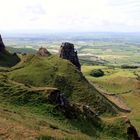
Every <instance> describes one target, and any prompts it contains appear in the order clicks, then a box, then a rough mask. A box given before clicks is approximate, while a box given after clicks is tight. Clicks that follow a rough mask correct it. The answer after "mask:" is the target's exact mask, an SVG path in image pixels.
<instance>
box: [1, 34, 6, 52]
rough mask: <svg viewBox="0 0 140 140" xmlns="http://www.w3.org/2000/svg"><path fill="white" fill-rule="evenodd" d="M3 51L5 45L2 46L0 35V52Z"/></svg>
mask: <svg viewBox="0 0 140 140" xmlns="http://www.w3.org/2000/svg"><path fill="white" fill-rule="evenodd" d="M4 51H5V45H4V43H3V41H2V37H1V35H0V52H4Z"/></svg>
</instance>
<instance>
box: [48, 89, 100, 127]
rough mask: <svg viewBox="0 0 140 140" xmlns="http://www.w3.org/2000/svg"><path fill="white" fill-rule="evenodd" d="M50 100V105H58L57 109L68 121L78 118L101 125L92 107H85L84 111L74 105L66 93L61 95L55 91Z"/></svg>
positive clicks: (49, 96)
mask: <svg viewBox="0 0 140 140" xmlns="http://www.w3.org/2000/svg"><path fill="white" fill-rule="evenodd" d="M48 100H49V101H50V103H52V104H55V105H57V106H56V109H57V110H58V111H60V112H62V113H63V114H64V115H65V117H66V118H68V119H77V118H87V119H88V120H90V121H91V122H92V123H93V124H94V125H95V126H99V125H100V124H101V119H100V118H99V116H98V115H97V113H94V112H93V111H92V110H91V109H90V107H87V106H83V110H81V109H80V107H79V106H78V105H76V104H72V103H70V102H69V100H68V99H67V98H66V97H65V95H64V93H61V91H60V90H54V91H52V92H51V93H50V94H49V95H48Z"/></svg>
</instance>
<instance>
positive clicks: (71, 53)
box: [59, 42, 81, 71]
mask: <svg viewBox="0 0 140 140" xmlns="http://www.w3.org/2000/svg"><path fill="white" fill-rule="evenodd" d="M59 55H60V58H62V59H67V60H69V61H70V62H71V63H73V64H74V65H75V66H76V67H77V69H78V70H80V71H81V65H80V62H79V59H78V56H77V51H75V49H74V45H73V44H71V43H68V42H65V43H62V45H61V47H60V54H59Z"/></svg>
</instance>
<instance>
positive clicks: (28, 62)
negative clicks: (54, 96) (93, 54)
mask: <svg viewBox="0 0 140 140" xmlns="http://www.w3.org/2000/svg"><path fill="white" fill-rule="evenodd" d="M14 69H15V70H14V71H12V72H10V73H9V74H8V75H9V78H10V79H12V80H15V81H17V82H21V83H25V84H29V85H34V86H38V87H41V86H51V87H57V88H59V89H60V90H61V91H63V92H64V93H65V94H66V95H67V97H69V99H71V101H73V102H76V103H80V104H86V105H90V106H91V107H92V108H94V109H95V110H99V111H100V113H105V112H106V113H107V112H108V113H109V112H110V113H112V114H114V113H115V112H116V111H115V109H114V108H113V107H112V105H111V104H110V103H109V102H108V101H107V100H106V99H105V98H104V97H102V96H101V95H100V93H99V92H98V91H97V90H95V88H94V87H93V86H91V85H90V84H89V83H88V81H87V80H86V79H85V77H83V75H82V74H81V72H79V71H78V70H77V69H76V68H75V67H74V66H73V65H72V64H71V63H70V62H68V61H67V60H62V59H60V58H58V57H57V56H51V57H49V58H44V57H37V56H34V55H28V56H25V57H24V58H23V60H22V62H21V63H19V64H18V65H17V66H16V67H14Z"/></svg>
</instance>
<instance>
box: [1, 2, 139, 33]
mask: <svg viewBox="0 0 140 140" xmlns="http://www.w3.org/2000/svg"><path fill="white" fill-rule="evenodd" d="M11 30H13V31H18V30H24V31H33V30H34V31H35V30H39V31H47V30H49V31H75V32H77V31H91V32H94V31H96V32H97V31H100V32H104V31H118V32H120V31H124V32H136V31H138V32H140V0H0V31H11Z"/></svg>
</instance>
